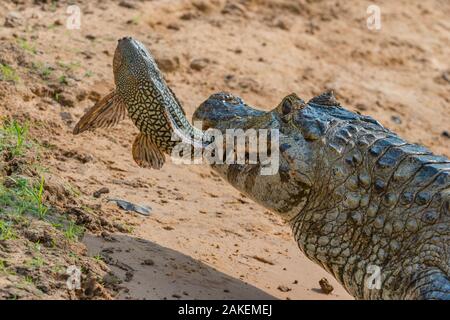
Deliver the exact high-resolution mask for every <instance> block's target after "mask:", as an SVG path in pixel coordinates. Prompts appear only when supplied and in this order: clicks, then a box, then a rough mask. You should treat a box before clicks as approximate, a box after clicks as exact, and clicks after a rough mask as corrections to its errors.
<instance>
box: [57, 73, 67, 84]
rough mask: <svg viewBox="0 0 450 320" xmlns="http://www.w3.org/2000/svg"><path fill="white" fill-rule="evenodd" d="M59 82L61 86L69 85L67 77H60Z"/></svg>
mask: <svg viewBox="0 0 450 320" xmlns="http://www.w3.org/2000/svg"><path fill="white" fill-rule="evenodd" d="M58 82H59V83H60V84H62V85H67V84H69V83H68V82H67V77H66V76H65V75H62V76H60V77H59V78H58Z"/></svg>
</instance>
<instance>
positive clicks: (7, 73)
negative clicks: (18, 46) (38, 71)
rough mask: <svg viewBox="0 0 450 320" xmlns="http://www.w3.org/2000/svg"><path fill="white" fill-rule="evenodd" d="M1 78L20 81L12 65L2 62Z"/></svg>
mask: <svg viewBox="0 0 450 320" xmlns="http://www.w3.org/2000/svg"><path fill="white" fill-rule="evenodd" d="M0 80H4V81H9V82H14V83H17V82H19V76H18V75H17V73H16V71H15V70H14V69H13V68H12V67H10V66H8V65H7V64H1V63H0Z"/></svg>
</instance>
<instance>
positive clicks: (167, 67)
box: [156, 57, 180, 72]
mask: <svg viewBox="0 0 450 320" xmlns="http://www.w3.org/2000/svg"><path fill="white" fill-rule="evenodd" d="M156 63H157V64H158V67H159V68H160V69H161V71H163V72H173V71H175V70H177V69H178V68H179V66H180V59H179V58H178V57H172V58H166V57H164V58H156Z"/></svg>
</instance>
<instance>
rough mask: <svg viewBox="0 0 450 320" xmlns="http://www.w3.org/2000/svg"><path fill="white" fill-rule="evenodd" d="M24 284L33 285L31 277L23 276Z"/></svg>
mask: <svg viewBox="0 0 450 320" xmlns="http://www.w3.org/2000/svg"><path fill="white" fill-rule="evenodd" d="M25 282H26V283H28V284H33V283H34V280H33V277H31V276H25Z"/></svg>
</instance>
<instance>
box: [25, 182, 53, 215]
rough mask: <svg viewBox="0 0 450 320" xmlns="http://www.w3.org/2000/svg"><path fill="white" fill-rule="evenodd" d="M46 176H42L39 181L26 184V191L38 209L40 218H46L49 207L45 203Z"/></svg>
mask: <svg viewBox="0 0 450 320" xmlns="http://www.w3.org/2000/svg"><path fill="white" fill-rule="evenodd" d="M44 184H45V179H44V176H42V177H41V180H40V182H39V183H34V184H31V185H27V186H25V189H24V190H25V192H26V194H27V195H28V196H29V199H30V200H31V201H30V202H31V203H32V204H33V205H34V208H36V209H37V214H38V216H39V218H40V219H44V218H45V216H46V215H47V212H48V207H47V206H46V205H45V204H44Z"/></svg>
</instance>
